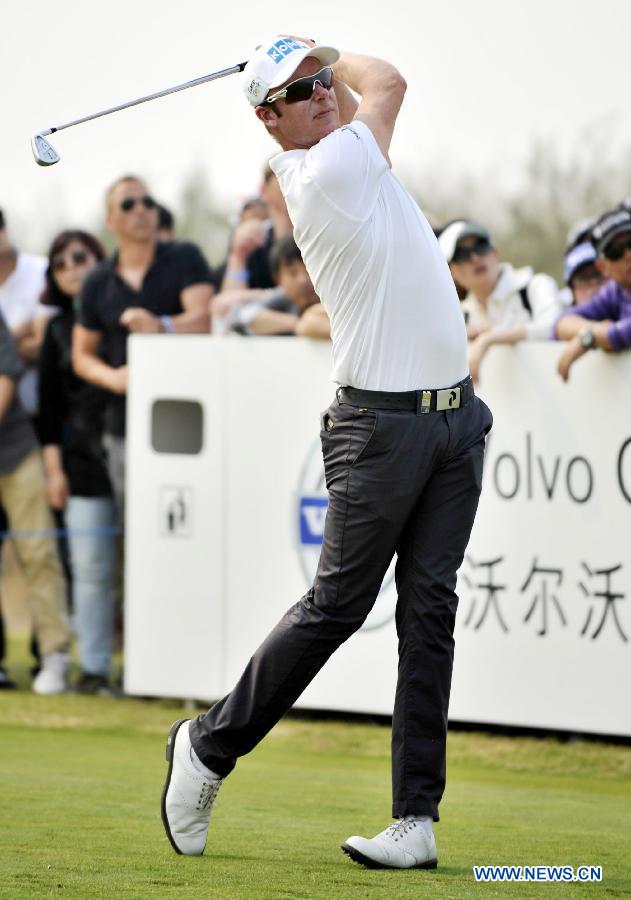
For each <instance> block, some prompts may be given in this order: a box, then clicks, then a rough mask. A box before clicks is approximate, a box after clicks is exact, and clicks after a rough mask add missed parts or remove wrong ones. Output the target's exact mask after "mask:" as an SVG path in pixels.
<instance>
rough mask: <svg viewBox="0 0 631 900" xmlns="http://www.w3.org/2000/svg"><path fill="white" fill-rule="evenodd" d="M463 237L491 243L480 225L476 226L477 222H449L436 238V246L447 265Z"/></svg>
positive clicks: (464, 220) (459, 220) (489, 236)
mask: <svg viewBox="0 0 631 900" xmlns="http://www.w3.org/2000/svg"><path fill="white" fill-rule="evenodd" d="M465 237H480V238H486V240H487V241H489V243H490V241H491V235H490V234H489V232H488V231H487V230H486V228H483V227H482V225H478V223H477V222H471V221H470V220H468V219H458V220H457V221H456V222H451V223H450V224H449V225H447V227H446V228H444V229H443V231H441V233H440V235H439V236H438V244H439V246H440V249H441V250H442V251H443V254H444V256H445V259H446V260H447V262H448V263H450V262H451V261H452V259H453V258H454V253H455V252H456V247H457V246H458V241H460V240H462V238H465Z"/></svg>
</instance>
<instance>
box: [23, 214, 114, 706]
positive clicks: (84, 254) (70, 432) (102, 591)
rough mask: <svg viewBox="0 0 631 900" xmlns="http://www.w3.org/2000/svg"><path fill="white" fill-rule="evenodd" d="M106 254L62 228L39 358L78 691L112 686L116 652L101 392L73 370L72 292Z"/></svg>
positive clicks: (44, 436) (51, 265) (52, 260)
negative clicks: (69, 588) (69, 589)
mask: <svg viewBox="0 0 631 900" xmlns="http://www.w3.org/2000/svg"><path fill="white" fill-rule="evenodd" d="M104 256H105V253H104V250H103V248H102V247H101V245H100V243H99V242H98V241H97V240H96V238H94V237H93V236H92V235H91V234H88V233H87V232H84V231H63V232H61V234H59V235H57V237H56V238H55V239H54V241H53V242H52V245H51V247H50V251H49V254H48V269H47V271H46V288H45V291H44V295H43V297H42V302H43V303H46V304H49V305H52V306H55V307H57V309H58V310H59V312H58V313H57V314H56V315H55V316H54V317H53V318H52V319H51V320H50V322H49V324H48V327H47V329H46V334H45V337H44V342H43V346H42V351H41V356H40V364H39V368H40V375H39V391H40V410H41V440H42V445H43V455H44V466H45V470H46V479H47V486H48V496H49V502H50V504H51V506H52V507H53V509H56V510H63V511H64V514H65V523H66V527H67V528H68V531H69V536H68V542H69V547H70V562H71V568H72V576H73V601H74V609H75V623H76V631H77V635H78V644H79V660H80V665H81V674H80V676H79V680H78V682H77V690H78V691H79V692H80V693H99V692H105V691H107V690H108V687H109V671H110V660H111V650H112V631H113V600H112V583H113V576H114V567H115V552H114V548H115V543H114V539H113V529H114V525H115V514H114V503H113V499H112V491H111V487H110V482H109V478H108V475H107V470H106V466H105V462H104V459H103V452H102V450H101V442H100V438H101V420H102V414H103V407H104V394H103V392H102V391H101V390H99V389H98V388H96V387H94V386H93V385H90V384H88V383H87V382H85V381H82V380H81V379H79V378H78V377H77V376H76V375H75V373H74V371H73V368H72V354H71V348H72V329H73V326H74V320H75V314H74V302H75V298H76V297H77V295H78V294H79V291H80V289H81V286H82V284H83V282H84V280H85V278H86V276H87V275H88V273H89V272H91V271H92V269H94V267H95V266H96V264H97V263H98V262H99V261H100V260H102V259H103V258H104Z"/></svg>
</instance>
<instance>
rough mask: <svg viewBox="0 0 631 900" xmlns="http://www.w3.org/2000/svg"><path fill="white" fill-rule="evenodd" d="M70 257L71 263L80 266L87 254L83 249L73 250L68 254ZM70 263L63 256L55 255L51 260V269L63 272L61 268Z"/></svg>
mask: <svg viewBox="0 0 631 900" xmlns="http://www.w3.org/2000/svg"><path fill="white" fill-rule="evenodd" d="M70 259H71V260H72V263H73V265H75V266H82V265H83V264H84V263H85V262H87V260H88V254H87V253H86V251H85V250H73V252H72V253H71V254H70ZM69 264H70V263H69V261H68V260H67V259H66V257H65V256H61V255H60V256H56V257H55V258H54V259H53V261H52V262H51V269H52V270H53V272H63V270H64V269H65V268H66V266H68V265H69Z"/></svg>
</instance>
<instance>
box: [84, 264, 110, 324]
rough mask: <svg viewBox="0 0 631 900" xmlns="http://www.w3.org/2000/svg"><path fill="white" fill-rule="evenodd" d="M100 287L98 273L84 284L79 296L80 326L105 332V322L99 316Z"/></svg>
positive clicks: (91, 275) (92, 275) (90, 276)
mask: <svg viewBox="0 0 631 900" xmlns="http://www.w3.org/2000/svg"><path fill="white" fill-rule="evenodd" d="M99 285H100V279H99V277H98V273H97V272H93V273H91V274H90V275H88V277H87V278H86V280H85V281H84V282H83V287H82V288H81V293H80V295H79V315H78V322H79V325H83V327H84V328H89V329H90V331H103V330H104V329H103V321H102V319H101V316H100V315H99V307H98V301H99Z"/></svg>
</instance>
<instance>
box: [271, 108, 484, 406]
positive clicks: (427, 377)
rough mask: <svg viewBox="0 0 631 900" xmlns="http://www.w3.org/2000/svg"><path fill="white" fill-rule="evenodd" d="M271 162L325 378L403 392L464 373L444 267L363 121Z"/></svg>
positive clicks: (440, 384) (458, 315) (458, 316)
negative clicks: (318, 321) (322, 346)
mask: <svg viewBox="0 0 631 900" xmlns="http://www.w3.org/2000/svg"><path fill="white" fill-rule="evenodd" d="M270 165H271V167H272V169H273V171H274V173H275V174H276V176H277V177H278V181H279V184H280V187H281V190H282V192H283V194H284V196H285V200H286V201H287V209H288V212H289V216H290V218H291V221H292V222H293V225H294V237H295V240H296V243H297V245H298V247H299V248H300V251H301V253H302V257H303V260H304V263H305V265H306V267H307V271H308V272H309V275H310V276H311V280H312V282H313V285H314V287H315V290H316V293H317V294H318V296H319V297H320V300H321V301H322V303H323V305H324V307H325V308H326V311H327V313H328V314H329V318H330V320H331V338H332V341H333V371H332V373H331V379H332V380H333V381H334V382H336V383H337V384H343V385H350V386H351V387H356V388H363V389H367V390H381V391H408V390H418V389H420V388H444V387H449V386H451V385H452V384H456V383H457V382H458V381H461V380H462V379H463V378H465V377H466V376H467V374H468V372H469V368H468V364H467V336H466V331H465V325H464V320H463V316H462V312H461V310H460V304H459V301H458V296H457V294H456V289H455V287H454V283H453V280H452V278H451V275H450V272H449V268H448V266H447V263H446V262H445V259H444V257H443V254H442V252H441V250H440V249H439V247H438V243H437V241H436V238H435V237H434V233H433V231H432V229H431V228H430V226H429V224H428V223H427V220H426V219H425V217H424V216H423V214H422V213H421V211H420V209H419V208H418V206H417V205H416V203H415V202H414V200H413V199H412V197H411V196H410V195H409V194H408V192H407V191H406V190H405V188H404V187H403V186H402V185H401V183H400V182H399V181H398V179H397V178H396V177H395V176H394V175H393V174H392V172H391V171H390V168H389V166H388V163H387V161H386V159H385V158H384V156H383V154H382V153H381V150H380V149H379V146H378V145H377V142H376V141H375V138H374V136H373V134H372V132H371V131H370V129H369V128H368V127H367V126H366V125H365V124H364V123H363V122H358V121H353V122H352V123H351V124H350V125H345V126H343V127H342V128H338V129H337V130H336V131H334V132H333V133H332V134H330V135H328V136H327V137H325V138H323V139H322V140H321V141H320V142H319V143H318V144H316V145H315V146H314V147H311V148H310V149H309V150H290V151H287V152H285V153H280V154H279V155H278V156H275V157H274V158H273V159H272V160H270Z"/></svg>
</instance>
